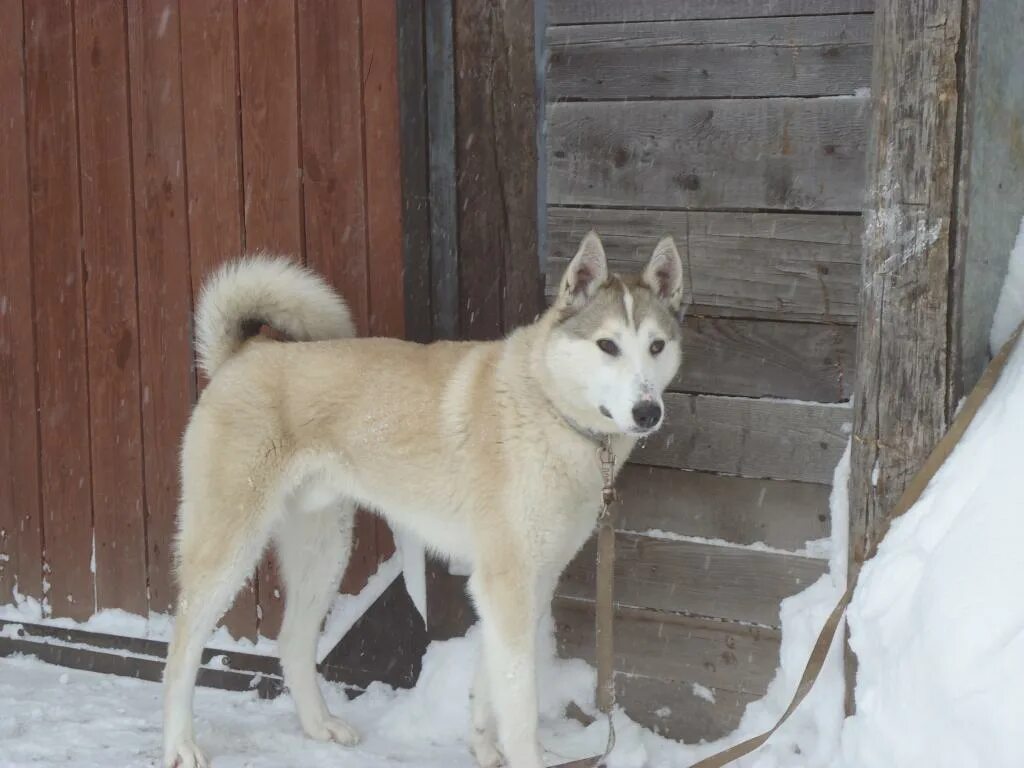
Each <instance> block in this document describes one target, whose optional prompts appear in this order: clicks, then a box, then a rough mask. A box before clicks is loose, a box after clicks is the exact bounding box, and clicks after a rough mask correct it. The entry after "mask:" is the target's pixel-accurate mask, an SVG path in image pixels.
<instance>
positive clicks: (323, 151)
mask: <svg viewBox="0 0 1024 768" xmlns="http://www.w3.org/2000/svg"><path fill="white" fill-rule="evenodd" d="M360 27H361V22H360V4H359V0H337V1H332V0H299V41H300V46H299V69H300V71H301V75H302V76H301V78H300V94H299V96H300V104H301V125H302V169H303V200H304V204H305V226H306V260H307V263H308V264H309V266H311V267H313V268H314V269H316V270H317V271H318V272H320V273H321V274H323V275H324V276H325V277H326V278H327V279H328V280H329V281H330V282H331V284H332V285H333V286H334V287H335V288H337V289H338V290H339V291H340V292H341V294H342V295H343V296H344V297H345V301H347V302H348V305H349V308H350V309H351V310H352V317H353V319H354V320H355V322H356V327H357V328H358V330H359V333H360V335H364V334H366V333H367V331H368V330H369V306H368V301H369V285H368V278H367V256H366V189H365V184H364V179H363V122H362V80H361V73H362V68H361V65H360V46H361V41H360Z"/></svg>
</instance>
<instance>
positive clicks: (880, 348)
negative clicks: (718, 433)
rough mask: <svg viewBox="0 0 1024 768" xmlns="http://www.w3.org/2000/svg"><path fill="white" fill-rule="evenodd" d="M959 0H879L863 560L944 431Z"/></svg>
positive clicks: (861, 443) (858, 446)
mask: <svg viewBox="0 0 1024 768" xmlns="http://www.w3.org/2000/svg"><path fill="white" fill-rule="evenodd" d="M961 6H962V0H880V2H879V3H878V10H877V13H876V25H875V52H876V59H875V70H874V80H873V83H872V93H873V94H874V97H875V98H874V104H873V109H872V114H871V127H872V135H873V136H874V141H873V143H872V146H871V147H870V149H869V172H868V173H869V184H868V193H867V194H868V198H867V209H866V211H865V221H866V226H865V234H864V283H863V291H862V294H861V309H860V331H859V341H858V358H859V363H858V370H859V371H860V376H859V377H858V383H857V387H856V392H855V396H854V438H853V454H852V458H853V464H852V475H851V479H850V491H851V506H850V511H851V520H850V522H851V536H850V547H851V556H852V557H853V560H854V561H856V562H860V561H861V560H862V559H863V557H864V554H865V552H866V551H867V550H868V549H869V547H870V546H871V544H872V543H873V541H874V538H875V535H876V534H877V532H878V531H879V530H880V528H881V524H882V522H883V521H884V520H885V518H886V515H888V513H889V510H890V509H891V508H892V506H893V504H894V503H895V502H896V499H897V498H898V497H899V496H900V494H901V493H903V489H904V487H905V485H906V482H907V481H908V480H909V479H910V477H911V476H912V475H913V474H914V472H915V471H916V470H917V468H918V467H920V465H921V463H922V462H923V461H924V459H925V457H927V455H928V453H929V452H930V451H931V450H932V448H933V447H934V446H935V444H936V443H937V442H938V440H939V438H940V437H941V436H942V434H943V433H944V432H945V431H946V427H947V420H946V413H947V403H946V396H947V395H946V393H947V387H946V384H947V375H948V374H947V364H948V361H949V356H950V351H951V350H950V347H949V341H950V340H949V335H948V332H947V321H948V318H949V311H950V306H949V283H948V280H949V270H950V222H951V216H952V212H953V199H954V167H955V161H956V152H955V148H956V138H957V137H956V118H957V100H958V92H957V64H956V58H957V52H958V46H959V41H960V18H961Z"/></svg>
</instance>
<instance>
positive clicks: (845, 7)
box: [548, 0, 874, 25]
mask: <svg viewBox="0 0 1024 768" xmlns="http://www.w3.org/2000/svg"><path fill="white" fill-rule="evenodd" d="M872 6H874V0H686V1H685V2H681V1H680V0H629V2H622V0H549V2H548V18H549V19H550V23H551V24H552V25H555V24H593V23H597V22H605V23H607V22H612V23H614V22H626V21H677V20H679V19H737V18H763V17H765V16H816V15H819V14H830V15H831V14H838V13H865V12H866V13H870V12H871V8H872Z"/></svg>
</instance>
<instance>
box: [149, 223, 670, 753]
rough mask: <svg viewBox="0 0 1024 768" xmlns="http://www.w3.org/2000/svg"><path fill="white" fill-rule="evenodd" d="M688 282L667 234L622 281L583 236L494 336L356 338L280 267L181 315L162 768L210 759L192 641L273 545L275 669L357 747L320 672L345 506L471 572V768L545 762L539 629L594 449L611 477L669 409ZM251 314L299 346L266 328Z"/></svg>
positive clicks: (265, 263)
mask: <svg viewBox="0 0 1024 768" xmlns="http://www.w3.org/2000/svg"><path fill="white" fill-rule="evenodd" d="M683 287H684V277H683V268H682V262H681V259H680V256H679V252H678V250H677V249H676V246H675V244H674V242H673V241H672V239H671V238H668V237H666V238H665V239H663V240H661V241H660V242H659V243H658V244H657V245H656V247H655V248H654V250H653V252H652V254H651V257H650V259H649V261H648V262H647V265H646V267H645V268H644V269H643V271H642V273H641V274H639V275H634V276H630V277H620V276H618V275H614V274H611V273H609V269H608V261H607V258H606V256H605V252H604V248H603V246H602V244H601V240H600V239H599V238H598V236H597V235H596V234H595V233H593V232H591V233H589V234H587V235H586V236H585V237H584V238H583V240H582V242H581V244H580V246H579V250H578V251H577V253H576V255H575V256H574V257H573V259H572V260H571V262H570V263H569V265H568V267H567V269H566V271H565V274H564V276H563V277H562V279H561V282H560V287H559V292H558V296H557V298H556V299H555V300H554V302H553V303H552V305H551V307H550V308H549V309H548V310H547V311H546V312H544V313H543V314H542V315H541V316H540V317H539V318H538V319H537V320H536V321H535V322H534V323H533V324H531V325H528V326H525V327H523V328H520V329H518V330H516V331H514V332H513V333H511V334H510V335H509V336H508V337H507V338H505V339H503V340H501V341H492V342H447V341H446V342H435V343H433V344H428V345H422V344H416V343H412V342H405V341H399V340H396V339H384V338H372V339H356V338H352V337H353V336H354V331H353V325H352V321H351V319H350V316H349V312H348V309H347V307H346V305H345V303H344V302H343V301H342V299H341V298H339V297H338V296H337V295H336V294H335V293H334V292H333V291H332V290H331V289H330V288H329V287H328V286H327V284H326V283H325V282H324V281H323V280H322V279H320V278H319V277H318V276H317V275H315V274H314V273H313V272H311V271H309V270H307V269H305V268H303V267H301V266H298V265H296V264H294V263H292V262H290V261H288V260H286V259H283V258H273V257H269V256H265V255H263V256H256V257H250V258H246V259H242V260H240V261H236V262H233V263H231V264H228V265H227V266H225V267H223V268H222V269H221V271H220V272H218V273H216V274H215V275H214V276H213V277H212V278H211V279H210V280H209V281H208V283H207V284H206V285H205V286H204V289H203V291H202V293H201V296H200V300H199V304H198V308H197V313H196V330H197V334H196V335H197V357H198V362H199V365H200V366H201V367H202V369H203V370H204V371H205V372H206V374H207V375H208V376H209V377H210V381H209V384H208V386H207V387H206V389H205V390H204V391H203V394H202V397H201V398H200V399H199V402H198V404H197V405H196V407H195V409H194V411H193V413H192V416H191V418H190V420H189V424H188V427H187V429H186V431H185V436H184V440H183V447H182V454H181V503H180V508H179V513H178V535H177V538H176V542H175V554H176V565H177V568H176V573H177V580H178V587H179V597H178V603H177V606H176V615H175V620H174V632H173V638H172V641H171V645H170V652H169V654H168V659H167V666H166V669H165V675H164V688H165V690H164V764H165V766H166V768H172V766H176V767H177V768H197V767H198V766H206V765H207V764H208V763H207V759H206V757H205V756H204V755H203V753H202V752H201V751H200V749H199V748H198V747H197V745H196V743H195V740H194V736H193V730H192V695H193V690H194V686H195V678H196V673H197V671H198V668H199V664H200V656H201V653H202V650H203V645H204V643H205V642H206V641H207V639H208V638H209V636H210V634H211V632H212V631H213V629H214V627H215V625H216V622H217V621H218V620H219V619H220V617H221V615H222V614H223V613H224V611H225V610H226V609H227V608H228V607H229V606H230V604H231V602H232V600H233V598H234V596H235V593H236V592H237V591H238V589H239V588H240V587H241V585H242V584H243V582H244V581H245V579H246V577H247V576H248V575H249V574H250V573H251V572H252V570H253V567H254V566H255V564H256V562H257V561H258V559H259V558H260V556H261V554H262V552H263V550H264V548H265V547H266V546H267V545H268V544H269V543H271V542H272V543H273V544H274V546H276V548H277V555H278V563H279V565H280V569H281V574H282V578H283V582H284V586H285V597H286V602H285V614H284V620H283V624H282V628H281V632H280V636H279V638H278V645H279V651H280V656H281V666H282V669H283V672H284V679H285V684H286V685H287V687H288V688H289V690H290V692H291V696H292V699H293V700H294V703H295V707H296V709H297V711H298V717H299V721H300V723H301V725H302V728H303V730H304V731H305V733H306V734H308V735H309V736H310V737H312V738H314V739H321V740H333V741H336V742H339V743H341V744H355V743H356V742H357V741H358V739H359V736H358V734H357V733H356V731H355V730H354V729H352V728H351V727H350V726H349V725H347V724H346V723H345V722H343V721H342V720H340V719H338V718H336V717H334V716H332V715H331V713H330V712H329V711H328V709H327V706H326V704H325V702H324V698H323V695H322V693H321V691H320V689H319V685H318V680H317V673H316V664H315V653H316V640H317V636H318V633H319V630H320V625H321V622H322V620H323V618H324V615H325V614H326V612H327V610H328V607H329V606H330V604H331V601H332V599H333V597H334V595H335V594H336V592H337V587H338V583H339V581H340V579H341V576H342V574H343V572H344V570H345V567H346V564H347V561H348V558H349V554H350V550H351V547H352V523H353V516H354V514H355V509H356V506H357V505H358V506H361V507H364V508H367V509H371V510H374V511H376V512H377V513H379V514H381V515H382V516H383V517H384V518H385V519H386V520H387V521H388V523H389V524H390V525H392V526H393V527H395V528H396V529H398V530H404V531H408V532H410V533H412V534H415V535H417V536H418V537H420V538H421V539H422V540H423V541H424V542H425V544H426V545H427V546H428V547H429V548H431V549H432V550H433V551H435V552H436V553H438V554H440V555H442V556H446V557H450V558H455V559H458V560H460V561H463V562H467V563H469V564H470V565H471V568H472V575H471V576H470V579H469V592H470V595H471V597H472V599H473V602H474V604H475V607H476V609H477V612H478V614H479V617H480V620H481V625H482V629H481V636H482V639H483V640H482V642H483V650H482V653H481V660H480V662H479V663H478V665H477V668H476V670H475V676H474V683H473V692H472V706H471V711H472V734H471V740H470V746H471V749H472V751H473V754H474V756H475V758H476V761H477V762H478V763H479V765H480V766H482V768H496V766H498V765H502V764H504V765H508V766H509V768H540V767H541V765H542V762H541V750H540V748H539V744H538V741H537V707H538V705H537V692H536V689H537V680H536V666H535V664H536V653H537V650H536V638H537V633H538V624H539V622H540V620H541V618H542V617H543V616H544V615H546V612H547V611H548V610H549V609H550V603H551V598H552V595H553V592H554V589H555V586H556V582H557V580H558V577H559V575H560V574H561V572H562V571H563V569H564V568H565V566H566V565H567V564H568V563H569V561H570V560H571V559H572V557H573V556H574V555H575V554H576V553H577V552H578V551H579V550H580V548H581V547H582V545H583V544H584V542H585V541H586V539H587V538H588V537H589V535H590V534H591V532H592V530H593V528H594V525H595V521H596V518H597V514H598V512H599V509H600V504H601V498H602V488H603V480H602V471H601V470H602V467H601V462H600V460H599V453H600V449H601V448H603V447H604V448H610V449H611V451H612V453H613V455H614V457H615V459H616V466H615V470H616V472H617V470H618V468H620V467H621V466H622V464H623V463H624V462H625V460H626V458H627V457H628V456H629V454H630V451H631V450H632V449H633V447H634V445H635V443H636V441H637V440H638V439H639V438H641V437H643V436H645V435H648V434H651V433H652V432H653V431H655V430H656V429H658V427H659V426H660V425H661V423H662V421H663V419H664V406H663V398H662V393H663V392H664V390H665V388H666V387H667V386H668V384H669V382H670V381H671V380H672V379H673V377H674V376H675V374H676V372H677V370H678V368H679V365H680V362H681V357H682V351H681V345H680V337H681V329H680V313H681V307H682V301H683V293H684V290H683ZM265 326H269V327H271V328H273V329H276V330H277V331H278V332H280V333H281V334H283V335H285V336H287V337H289V338H290V339H292V340H295V341H296V342H298V343H280V342H279V341H274V340H269V339H266V338H265V337H264V335H262V334H260V333H259V329H260V328H263V327H265Z"/></svg>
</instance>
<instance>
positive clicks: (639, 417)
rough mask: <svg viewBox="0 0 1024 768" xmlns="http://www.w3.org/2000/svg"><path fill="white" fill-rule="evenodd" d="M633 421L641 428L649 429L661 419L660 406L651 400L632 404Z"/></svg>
mask: <svg viewBox="0 0 1024 768" xmlns="http://www.w3.org/2000/svg"><path fill="white" fill-rule="evenodd" d="M633 421H635V422H636V425H637V426H638V427H640V428H641V429H650V428H651V427H653V426H655V425H656V424H657V423H658V422H659V421H661V406H660V405H658V404H657V403H652V402H651V401H649V400H648V401H645V402H642V403H637V404H636V405H634V406H633Z"/></svg>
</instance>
